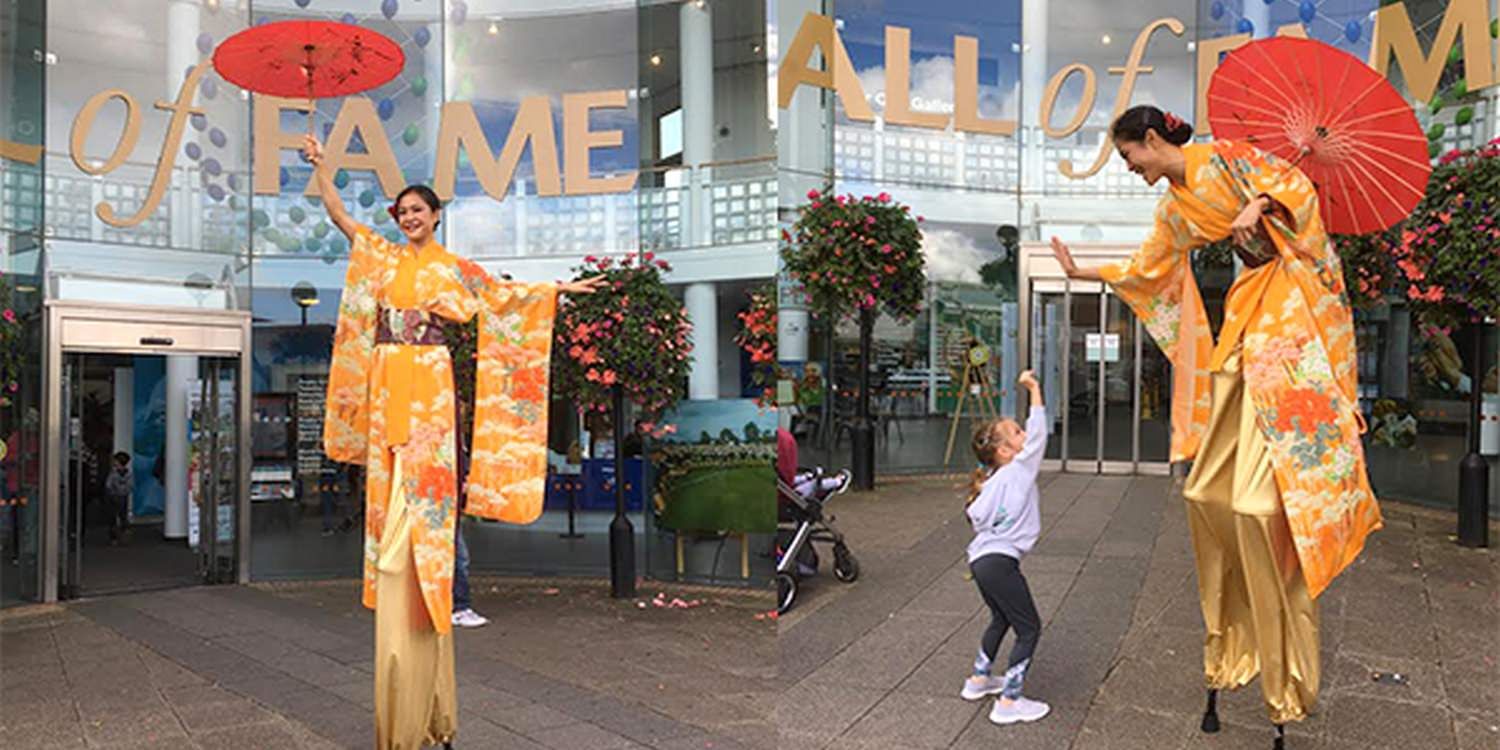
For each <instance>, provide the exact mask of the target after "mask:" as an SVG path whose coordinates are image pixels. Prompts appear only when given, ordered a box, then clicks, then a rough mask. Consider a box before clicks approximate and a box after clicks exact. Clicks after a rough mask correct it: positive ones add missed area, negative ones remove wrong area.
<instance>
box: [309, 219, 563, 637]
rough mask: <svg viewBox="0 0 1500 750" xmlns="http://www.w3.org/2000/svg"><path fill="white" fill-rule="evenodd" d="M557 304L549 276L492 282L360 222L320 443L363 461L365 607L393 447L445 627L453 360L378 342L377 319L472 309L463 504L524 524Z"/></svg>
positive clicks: (534, 502) (538, 492) (442, 350)
mask: <svg viewBox="0 0 1500 750" xmlns="http://www.w3.org/2000/svg"><path fill="white" fill-rule="evenodd" d="M556 300H557V286H556V285H555V284H526V283H517V282H508V281H498V280H496V279H493V278H491V277H490V276H489V275H488V274H486V273H485V272H484V270H483V269H481V268H480V267H479V266H478V265H477V264H475V263H472V262H470V261H468V260H464V259H460V258H457V257H456V256H454V255H453V254H452V253H449V252H448V251H447V250H446V249H444V248H443V247H442V246H441V245H438V244H436V243H429V244H428V245H427V246H425V247H423V248H421V249H420V250H416V251H414V250H413V249H411V248H410V247H407V246H404V245H396V244H394V243H391V242H388V241H386V240H385V239H383V238H381V237H379V236H378V235H376V234H374V233H373V232H371V231H369V230H368V229H367V228H362V229H361V230H360V232H359V234H358V236H357V238H356V239H355V242H354V247H353V250H352V252H351V253H350V257H349V270H348V273H347V276H346V279H345V284H344V292H343V296H342V298H341V299H340V301H339V320H338V328H337V330H336V332H335V334H334V344H333V347H334V348H333V364H332V367H331V369H330V372H329V377H328V403H327V415H326V417H325V422H324V432H323V443H324V450H325V451H326V453H327V454H328V457H329V458H331V459H333V460H335V461H343V462H345V463H356V464H363V465H364V466H365V471H366V481H365V485H366V487H365V509H366V510H365V555H364V557H365V561H364V594H363V601H364V604H365V606H366V607H369V608H371V609H374V608H375V604H376V602H375V590H376V585H375V582H376V564H377V562H378V560H379V556H380V549H381V541H382V535H383V532H384V530H385V527H386V518H387V513H386V511H387V503H388V502H389V499H390V495H391V486H390V482H391V474H392V467H393V461H394V460H395V459H396V458H397V456H398V455H399V458H400V461H401V467H402V468H401V475H402V478H403V485H404V489H405V494H406V502H407V504H408V507H409V508H410V509H411V511H412V513H413V514H414V519H415V520H416V522H415V523H413V524H412V525H411V529H412V539H411V543H412V550H413V555H412V556H413V559H414V560H415V561H416V568H417V576H418V578H419V579H420V582H421V592H422V599H423V601H424V603H425V604H426V608H427V612H428V614H429V615H430V616H431V618H432V625H433V628H434V629H435V630H436V631H437V632H438V633H448V632H450V630H451V627H452V611H453V585H452V577H453V562H454V560H453V558H454V550H453V545H454V525H455V524H456V523H457V518H456V511H457V507H458V502H457V501H458V492H457V490H458V487H457V478H456V471H455V466H456V464H457V448H456V446H455V438H456V432H455V429H456V428H455V425H456V419H455V399H456V393H455V391H454V387H453V368H452V363H451V362H450V361H449V354H448V349H447V347H445V346H443V345H441V344H438V345H421V344H409V343H402V344H390V343H377V337H376V333H377V328H380V327H381V326H384V327H385V329H386V330H394V331H396V332H397V333H400V334H403V335H405V336H408V337H409V336H410V335H412V334H415V335H416V337H417V340H420V338H421V336H422V335H423V334H424V332H425V330H426V329H429V328H433V327H438V326H440V325H441V324H442V323H443V322H444V321H451V322H464V321H467V320H469V319H470V318H472V317H474V316H475V315H476V314H477V315H479V344H478V349H477V352H478V357H479V365H478V368H477V374H476V382H475V398H474V403H475V414H474V435H473V440H472V442H471V444H470V445H471V452H470V456H471V464H470V469H469V477H468V485H467V488H466V489H467V492H468V496H467V503H466V504H465V507H464V510H465V512H467V513H469V514H470V515H474V516H480V517H483V518H490V519H494V520H500V521H507V522H511V523H530V522H532V521H535V520H536V519H537V518H538V517H539V516H540V515H541V510H542V500H543V493H544V488H545V480H546V472H547V450H546V440H547V404H546V399H547V380H548V373H549V370H548V368H549V358H550V356H551V348H552V320H553V316H554V313H555V310H556ZM382 316H383V317H384V320H383V321H382V320H380V318H381V317H382ZM402 340H406V339H405V338H403V339H402Z"/></svg>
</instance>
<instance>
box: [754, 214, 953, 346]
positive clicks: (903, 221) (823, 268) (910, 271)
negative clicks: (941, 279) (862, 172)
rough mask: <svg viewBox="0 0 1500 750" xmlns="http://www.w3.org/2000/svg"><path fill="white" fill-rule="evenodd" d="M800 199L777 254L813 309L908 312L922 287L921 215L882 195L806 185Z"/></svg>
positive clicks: (904, 316)
mask: <svg viewBox="0 0 1500 750" xmlns="http://www.w3.org/2000/svg"><path fill="white" fill-rule="evenodd" d="M807 198H808V203H807V204H806V205H804V206H803V207H802V209H801V215H800V216H799V217H798V219H797V222H796V224H794V225H793V226H792V228H791V229H790V230H784V231H783V232H782V235H781V239H782V242H783V245H782V248H781V258H782V262H783V263H784V264H785V266H786V270H787V272H788V273H790V274H791V275H792V277H793V278H795V279H797V281H798V282H800V283H801V284H802V286H803V288H804V289H805V290H806V292H807V296H808V299H809V300H810V302H811V306H812V308H813V310H814V312H816V313H817V314H818V315H822V316H828V317H830V318H843V317H846V316H851V315H853V314H855V313H857V312H860V311H864V310H870V311H882V310H883V311H884V312H885V313H886V314H888V315H890V316H891V317H894V318H896V319H897V320H901V321H908V320H911V319H912V318H913V317H915V316H916V314H917V311H918V310H919V309H920V308H921V304H922V295H923V290H924V289H925V288H926V286H927V273H926V270H925V261H924V259H923V257H922V230H921V227H920V223H921V221H922V218H921V217H920V216H918V217H915V218H914V217H913V216H912V213H911V209H910V208H909V207H907V206H905V205H902V204H900V203H896V202H894V201H892V200H891V196H890V195H889V194H887V193H881V194H879V195H867V196H864V197H863V198H856V197H854V196H853V195H834V194H833V193H832V192H829V191H818V190H812V191H809V192H808V194H807Z"/></svg>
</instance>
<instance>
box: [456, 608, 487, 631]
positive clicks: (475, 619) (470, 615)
mask: <svg viewBox="0 0 1500 750" xmlns="http://www.w3.org/2000/svg"><path fill="white" fill-rule="evenodd" d="M453 624H454V625H457V626H459V627H461V628H482V627H484V626H485V625H488V624H490V621H489V620H487V619H485V618H484V616H483V615H480V614H479V613H478V612H475V611H474V610H472V609H460V610H458V611H457V612H454V613H453Z"/></svg>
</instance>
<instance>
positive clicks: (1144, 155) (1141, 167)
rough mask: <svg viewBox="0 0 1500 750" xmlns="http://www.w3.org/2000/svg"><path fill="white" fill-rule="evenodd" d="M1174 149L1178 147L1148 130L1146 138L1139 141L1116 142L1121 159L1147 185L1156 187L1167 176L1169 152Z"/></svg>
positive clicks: (1118, 140) (1120, 139)
mask: <svg viewBox="0 0 1500 750" xmlns="http://www.w3.org/2000/svg"><path fill="white" fill-rule="evenodd" d="M1172 148H1176V147H1175V146H1172V145H1171V144H1169V143H1167V142H1166V141H1165V140H1163V139H1162V137H1161V136H1159V135H1157V133H1156V131H1155V130H1147V131H1146V137H1145V138H1143V139H1141V140H1139V141H1131V140H1125V139H1123V138H1118V139H1116V140H1115V150H1116V151H1118V152H1119V153H1120V158H1121V159H1124V160H1125V165H1126V166H1127V167H1129V168H1130V171H1132V172H1134V173H1136V174H1138V175H1140V176H1141V179H1143V180H1145V181H1146V184H1147V185H1155V184H1156V181H1157V180H1160V179H1161V178H1162V177H1163V176H1165V175H1166V170H1167V164H1168V162H1169V156H1170V155H1169V153H1168V150H1169V149H1172Z"/></svg>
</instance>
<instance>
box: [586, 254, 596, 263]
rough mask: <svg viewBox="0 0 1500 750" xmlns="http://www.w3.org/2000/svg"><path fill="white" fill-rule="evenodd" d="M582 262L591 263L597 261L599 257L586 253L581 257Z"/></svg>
mask: <svg viewBox="0 0 1500 750" xmlns="http://www.w3.org/2000/svg"><path fill="white" fill-rule="evenodd" d="M583 262H584V263H591V264H592V263H598V262H599V259H598V258H597V257H595V256H593V255H586V256H584V258H583Z"/></svg>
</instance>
